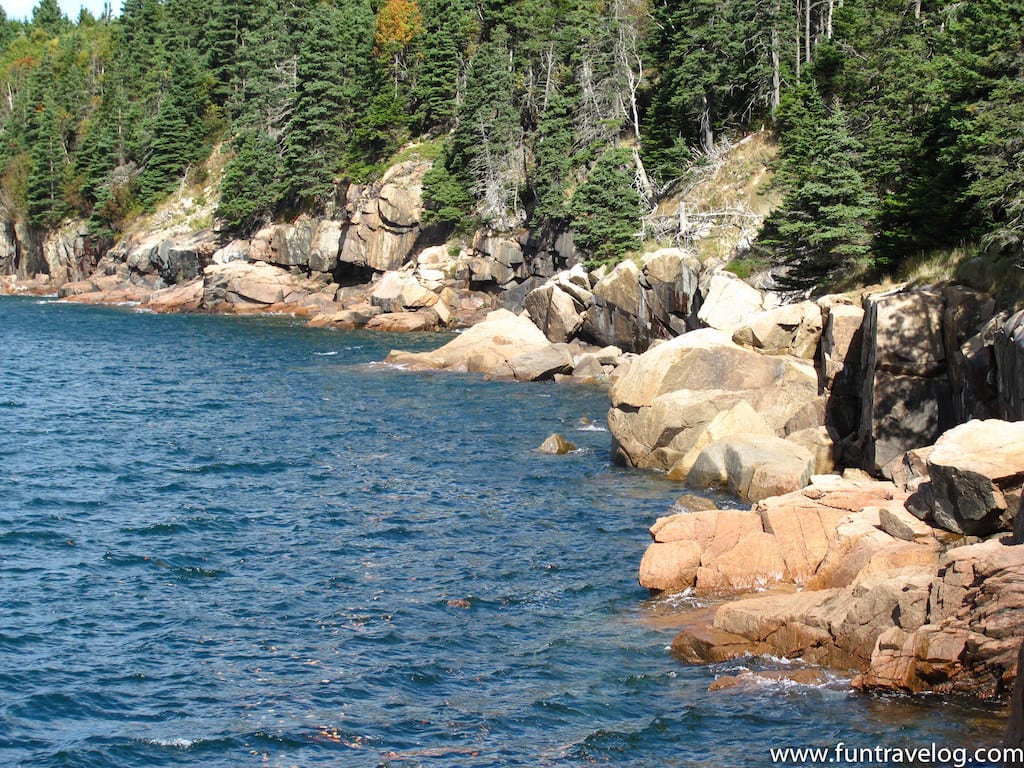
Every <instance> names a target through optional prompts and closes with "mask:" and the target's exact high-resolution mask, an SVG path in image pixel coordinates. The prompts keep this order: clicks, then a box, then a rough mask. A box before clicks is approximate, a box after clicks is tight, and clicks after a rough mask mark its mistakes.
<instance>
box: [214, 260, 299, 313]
mask: <svg viewBox="0 0 1024 768" xmlns="http://www.w3.org/2000/svg"><path fill="white" fill-rule="evenodd" d="M298 287H299V285H298V281H297V279H296V278H294V277H293V276H292V275H291V274H289V273H288V272H286V271H285V270H283V269H281V268H280V267H275V266H273V265H271V264H267V263H264V262H261V261H257V262H248V261H232V262H229V263H227V264H211V265H209V266H208V267H206V269H205V270H204V286H203V293H204V298H203V305H204V307H206V308H208V309H219V310H221V311H225V310H226V311H231V310H232V309H234V310H238V309H245V308H247V307H248V308H254V309H258V308H260V307H267V306H269V305H272V304H277V303H280V302H283V301H284V299H285V297H286V296H288V295H289V294H290V293H292V292H293V291H295V290H296V289H297V288H298Z"/></svg>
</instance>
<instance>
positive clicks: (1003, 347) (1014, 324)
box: [995, 310, 1024, 421]
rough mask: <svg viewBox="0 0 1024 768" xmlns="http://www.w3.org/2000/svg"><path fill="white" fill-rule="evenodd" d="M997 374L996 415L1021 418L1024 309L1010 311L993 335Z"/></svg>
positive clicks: (1023, 406) (1023, 404)
mask: <svg viewBox="0 0 1024 768" xmlns="http://www.w3.org/2000/svg"><path fill="white" fill-rule="evenodd" d="M995 359H996V372H997V375H998V377H999V417H1000V418H1003V419H1006V420H1007V421H1021V420H1024V387H1022V386H1021V382H1022V381H1024V310H1021V311H1020V312H1018V313H1017V314H1015V315H1012V316H1011V317H1010V318H1009V319H1008V320H1007V321H1006V322H1005V323H1003V327H1002V328H1001V329H999V331H998V332H997V333H996V335H995Z"/></svg>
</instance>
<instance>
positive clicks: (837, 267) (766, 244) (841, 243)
mask: <svg viewBox="0 0 1024 768" xmlns="http://www.w3.org/2000/svg"><path fill="white" fill-rule="evenodd" d="M780 122H781V123H782V125H783V127H784V130H785V131H786V135H787V136H788V137H789V139H788V144H787V146H788V149H787V150H786V151H785V152H784V153H783V155H782V158H781V163H780V167H779V169H778V175H777V180H778V183H779V184H781V185H783V187H784V188H785V189H786V190H788V191H787V193H786V196H785V199H784V201H783V203H782V206H781V208H779V209H778V210H776V211H775V212H774V213H773V214H772V215H771V216H770V217H769V219H768V220H767V222H766V223H765V228H764V232H763V233H762V236H761V238H760V246H761V247H763V248H768V249H770V250H771V251H773V252H774V260H775V262H776V263H779V264H784V265H785V266H786V267H787V270H786V272H785V274H784V275H783V281H784V282H786V283H788V284H790V285H792V286H795V287H804V288H806V287H811V286H815V285H829V284H835V283H836V282H837V281H839V280H840V279H841V278H848V277H850V276H852V275H856V274H858V273H859V274H863V273H864V272H865V271H866V270H868V269H870V268H872V267H874V266H875V264H874V262H873V259H872V246H873V236H872V232H873V229H874V226H873V220H872V217H873V216H874V215H875V214H876V211H877V197H876V195H875V193H874V190H873V189H872V188H871V186H870V184H868V182H867V181H866V180H865V178H864V176H863V174H862V173H861V172H860V170H859V168H860V164H861V160H862V155H863V151H864V148H863V145H862V144H861V143H860V142H859V141H858V140H857V139H856V138H855V137H854V136H853V135H852V134H851V133H850V131H849V127H848V126H847V124H846V118H845V115H844V112H843V110H842V108H841V107H840V106H839V105H838V103H835V104H833V105H832V107H831V108H830V109H826V107H825V105H824V104H823V103H822V101H821V95H820V94H819V93H818V90H817V88H816V87H815V86H813V85H807V86H805V87H803V88H802V89H801V90H800V91H799V92H798V93H796V94H794V95H792V96H791V97H789V98H788V99H787V101H785V102H784V103H783V105H782V108H781V109H780Z"/></svg>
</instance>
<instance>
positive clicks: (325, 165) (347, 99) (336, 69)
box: [285, 0, 375, 204]
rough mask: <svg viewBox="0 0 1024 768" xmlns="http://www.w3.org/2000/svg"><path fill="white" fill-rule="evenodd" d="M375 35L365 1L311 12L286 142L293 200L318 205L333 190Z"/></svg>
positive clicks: (370, 63)
mask: <svg viewBox="0 0 1024 768" xmlns="http://www.w3.org/2000/svg"><path fill="white" fill-rule="evenodd" d="M374 31H375V18H374V15H373V12H372V10H371V9H370V5H369V2H368V0H347V2H345V3H344V4H343V5H342V6H334V5H330V4H320V5H318V6H317V7H316V8H315V9H314V10H313V11H312V16H311V18H310V19H309V22H308V26H307V28H306V30H305V33H304V35H303V37H302V41H301V44H300V46H299V51H298V60H297V64H296V79H297V91H296V98H295V106H294V109H293V111H292V115H291V121H290V123H289V126H288V135H287V138H286V140H285V162H286V165H287V168H288V174H289V179H288V182H289V192H290V194H291V196H292V197H293V198H294V199H295V200H296V201H301V202H303V203H306V204H318V203H322V202H324V201H326V200H327V199H328V198H329V197H330V196H331V195H332V194H333V192H334V179H335V177H336V176H338V175H339V174H340V173H342V172H343V170H344V168H343V159H344V157H345V154H346V152H347V150H348V149H349V148H350V146H351V139H352V136H353V133H354V131H355V129H356V127H357V124H358V119H359V116H360V112H361V111H362V110H363V109H364V108H365V103H366V100H367V98H368V96H367V94H366V93H364V92H363V91H362V90H361V86H362V84H363V83H364V82H366V79H367V75H368V70H369V68H370V67H373V66H374V61H373V56H372V51H373V38H374Z"/></svg>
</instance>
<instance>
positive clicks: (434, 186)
mask: <svg viewBox="0 0 1024 768" xmlns="http://www.w3.org/2000/svg"><path fill="white" fill-rule="evenodd" d="M423 203H424V210H423V223H424V224H427V225H442V226H450V227H456V228H458V227H462V228H467V227H465V224H466V223H467V222H468V220H469V219H470V218H471V216H472V210H473V198H472V197H471V196H470V194H469V191H468V190H467V189H466V185H465V184H464V183H463V182H462V180H461V179H460V178H459V177H458V175H457V174H456V173H453V172H452V170H451V169H450V168H449V167H448V160H447V158H446V157H445V158H441V159H439V160H438V161H436V162H435V163H434V165H433V166H432V167H431V168H430V170H429V171H427V173H426V175H425V176H424V177H423Z"/></svg>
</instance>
